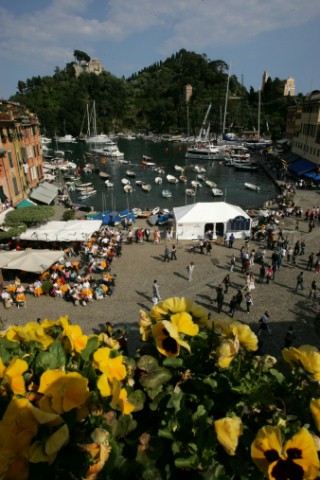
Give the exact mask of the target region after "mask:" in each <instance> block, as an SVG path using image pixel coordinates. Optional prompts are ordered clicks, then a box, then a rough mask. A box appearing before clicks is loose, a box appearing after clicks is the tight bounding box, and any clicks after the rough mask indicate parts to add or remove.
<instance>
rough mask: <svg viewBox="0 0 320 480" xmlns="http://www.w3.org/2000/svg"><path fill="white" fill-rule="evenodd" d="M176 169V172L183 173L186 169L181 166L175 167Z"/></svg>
mask: <svg viewBox="0 0 320 480" xmlns="http://www.w3.org/2000/svg"><path fill="white" fill-rule="evenodd" d="M174 169H175V170H176V172H183V171H184V167H181V166H180V165H175V166H174Z"/></svg>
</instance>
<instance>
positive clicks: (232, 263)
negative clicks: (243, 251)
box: [230, 253, 236, 272]
mask: <svg viewBox="0 0 320 480" xmlns="http://www.w3.org/2000/svg"><path fill="white" fill-rule="evenodd" d="M230 263H231V267H230V272H233V269H234V267H235V266H236V257H235V254H234V253H233V254H232V256H231V260H230Z"/></svg>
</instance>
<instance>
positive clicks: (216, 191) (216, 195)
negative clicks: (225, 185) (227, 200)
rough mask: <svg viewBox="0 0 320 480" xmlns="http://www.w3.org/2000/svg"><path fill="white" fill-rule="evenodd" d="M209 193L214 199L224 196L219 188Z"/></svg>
mask: <svg viewBox="0 0 320 480" xmlns="http://www.w3.org/2000/svg"><path fill="white" fill-rule="evenodd" d="M211 192H212V195H213V196H214V197H223V195H224V193H223V191H222V190H220V188H212V189H211Z"/></svg>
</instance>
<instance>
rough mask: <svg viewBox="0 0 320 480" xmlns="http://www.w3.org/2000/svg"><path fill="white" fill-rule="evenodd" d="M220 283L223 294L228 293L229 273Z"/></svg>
mask: <svg viewBox="0 0 320 480" xmlns="http://www.w3.org/2000/svg"><path fill="white" fill-rule="evenodd" d="M222 283H224V293H228V290H229V286H230V275H229V273H228V274H227V275H226V276H225V277H224V279H223V280H222Z"/></svg>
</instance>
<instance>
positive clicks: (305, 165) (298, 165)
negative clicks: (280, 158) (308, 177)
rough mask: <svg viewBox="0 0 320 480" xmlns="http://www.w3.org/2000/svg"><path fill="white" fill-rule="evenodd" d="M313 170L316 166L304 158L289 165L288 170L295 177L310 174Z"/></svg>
mask: <svg viewBox="0 0 320 480" xmlns="http://www.w3.org/2000/svg"><path fill="white" fill-rule="evenodd" d="M315 168H316V164H315V163H313V162H310V160H307V159H306V158H300V160H297V161H296V162H293V163H290V164H289V169H290V170H292V171H293V172H294V173H296V174H297V175H301V174H303V173H307V172H310V171H311V170H314V169H315Z"/></svg>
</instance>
